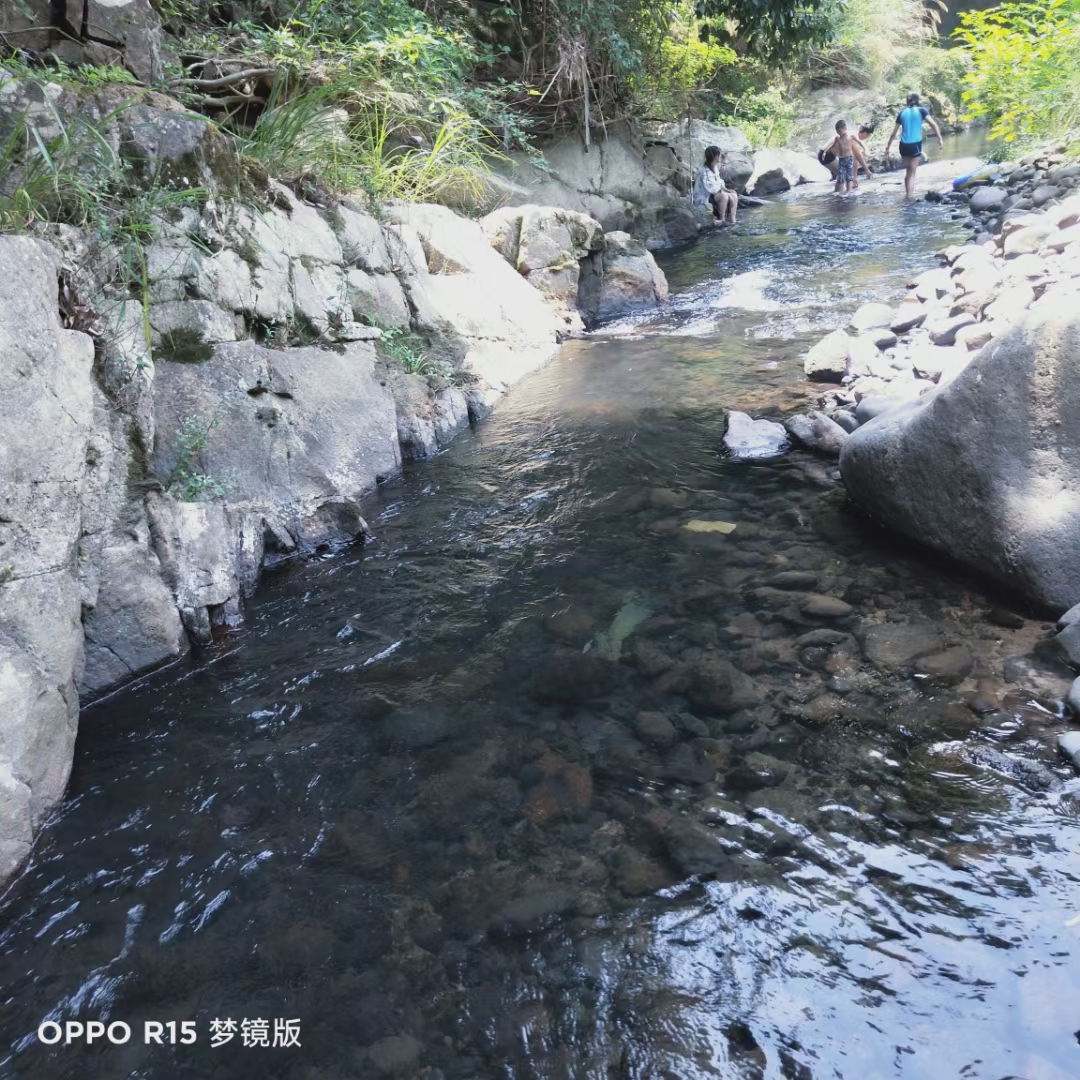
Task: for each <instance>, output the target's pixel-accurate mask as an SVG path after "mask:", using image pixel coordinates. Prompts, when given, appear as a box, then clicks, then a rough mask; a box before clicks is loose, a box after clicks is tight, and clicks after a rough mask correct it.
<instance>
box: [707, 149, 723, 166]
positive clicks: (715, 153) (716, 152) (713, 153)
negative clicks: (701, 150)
mask: <svg viewBox="0 0 1080 1080" xmlns="http://www.w3.org/2000/svg"><path fill="white" fill-rule="evenodd" d="M720 154H721V150H720V147H719V146H707V147H705V164H706V165H711V164H712V163H713V162H714V161H715V160H716V159H717V158H718V157H719V156H720Z"/></svg>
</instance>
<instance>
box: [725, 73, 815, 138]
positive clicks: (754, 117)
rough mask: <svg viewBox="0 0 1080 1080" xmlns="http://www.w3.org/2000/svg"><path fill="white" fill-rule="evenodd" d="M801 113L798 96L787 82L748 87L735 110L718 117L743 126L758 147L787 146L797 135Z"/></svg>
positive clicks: (735, 104)
mask: <svg viewBox="0 0 1080 1080" xmlns="http://www.w3.org/2000/svg"><path fill="white" fill-rule="evenodd" d="M798 115H799V102H798V98H797V97H796V96H795V95H794V94H792V93H791V92H790V91H789V90H788V88H787V87H786V86H776V85H769V86H766V87H765V88H764V89H762V90H755V89H753V88H748V89H747V90H746V91H744V92H743V93H742V94H740V95H739V96H738V98H737V99H735V102H734V105H733V107H732V111H731V112H723V113H720V114H718V115H717V117H716V120H717V121H718V122H719V123H721V124H728V125H730V126H732V127H737V128H740V129H741V130H742V131H743V132H744V133H745V134H746V137H747V138H748V139H749V140H750V145H751V146H752V147H753V148H754V149H755V150H758V149H760V148H761V147H764V146H787V145H788V143H789V142H790V141H791V139H792V138H793V137H794V135H795V128H796V118H797V117H798Z"/></svg>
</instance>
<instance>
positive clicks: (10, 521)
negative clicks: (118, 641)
mask: <svg viewBox="0 0 1080 1080" xmlns="http://www.w3.org/2000/svg"><path fill="white" fill-rule="evenodd" d="M0 264H2V265H3V266H4V268H5V272H4V273H3V274H2V275H0V357H2V361H3V374H4V394H3V396H2V398H0V421H2V431H3V435H2V438H0V875H2V876H7V875H8V874H10V873H11V872H12V871H13V870H14V869H15V868H16V867H17V866H18V865H19V864H20V863H21V862H22V861H23V859H25V858H26V856H27V854H28V852H29V850H30V844H31V842H32V839H33V830H34V829H35V828H36V827H37V825H38V824H39V823H40V821H41V819H42V817H43V816H44V814H45V813H46V812H47V811H48V810H49V809H50V808H51V807H52V806H53V805H54V804H55V803H56V801H57V800H58V799H59V797H60V795H61V794H62V793H63V790H64V785H65V784H66V783H67V777H68V772H69V770H70V768H71V756H72V750H73V747H74V744H75V729H76V722H77V717H78V711H79V700H78V694H77V691H76V683H77V681H78V679H79V676H80V674H81V670H82V661H83V645H82V642H83V630H82V624H81V619H80V615H81V609H82V601H83V597H82V586H81V583H80V575H79V543H80V534H81V527H80V523H81V518H82V499H83V490H84V485H85V483H86V481H87V477H88V474H90V473H92V472H93V470H94V469H95V467H96V465H97V461H96V454H95V453H93V452H92V439H93V434H94V404H95V402H94V388H93V384H92V382H91V379H90V371H91V367H92V366H93V362H94V347H93V343H92V342H91V340H90V339H89V338H88V337H86V336H85V335H83V334H78V333H74V332H71V331H67V330H64V329H62V328H61V326H60V321H59V316H58V312H57V310H56V279H57V273H58V272H59V258H58V256H57V255H56V252H55V251H53V250H52V249H51V248H49V247H48V246H47V245H45V244H41V243H39V242H38V241H36V240H32V239H29V238H25V237H11V236H5V237H0Z"/></svg>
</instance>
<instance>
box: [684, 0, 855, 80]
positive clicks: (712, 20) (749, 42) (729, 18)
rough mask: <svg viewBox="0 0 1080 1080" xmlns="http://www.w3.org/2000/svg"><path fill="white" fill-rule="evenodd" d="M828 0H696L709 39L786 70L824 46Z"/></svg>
mask: <svg viewBox="0 0 1080 1080" xmlns="http://www.w3.org/2000/svg"><path fill="white" fill-rule="evenodd" d="M828 4H829V0H697V14H698V16H699V17H700V18H702V19H703V20H705V21H706V25H707V26H708V28H709V31H710V36H715V37H717V38H718V39H720V40H721V41H733V42H737V43H738V44H740V45H741V46H742V49H743V50H744V51H745V52H746V53H749V54H750V55H751V56H754V57H756V58H758V59H760V60H763V61H764V62H765V63H767V64H769V65H770V66H771V67H774V68H777V69H782V68H784V67H788V66H790V64H791V61H792V60H793V59H797V58H798V57H799V56H800V55H801V54H802V52H803V51H805V50H806V49H807V48H811V47H815V46H821V45H824V44H825V43H826V42H827V41H828V40H829V38H830V36H831V34H832V32H833V27H832V25H831V20H830V18H829V11H828Z"/></svg>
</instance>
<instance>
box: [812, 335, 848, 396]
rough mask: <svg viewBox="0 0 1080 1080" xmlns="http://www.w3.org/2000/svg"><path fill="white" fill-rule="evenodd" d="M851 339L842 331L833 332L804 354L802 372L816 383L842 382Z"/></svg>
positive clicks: (845, 371) (845, 372)
mask: <svg viewBox="0 0 1080 1080" xmlns="http://www.w3.org/2000/svg"><path fill="white" fill-rule="evenodd" d="M850 342H851V337H850V336H849V335H848V334H847V333H846V332H845V331H844V330H834V331H833V332H832V333H831V334H829V335H827V336H826V337H824V338H822V339H821V341H819V342H818V343H817V344H816V345H814V346H813V348H811V349H810V351H809V352H808V353H807V354H806V360H805V361H804V362H803V370H804V371H805V373H806V377H807V378H808V379H814V380H816V381H817V382H835V383H838V382H842V381H843V378H844V376H845V375H846V374H847V366H848V346H849V344H850Z"/></svg>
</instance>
